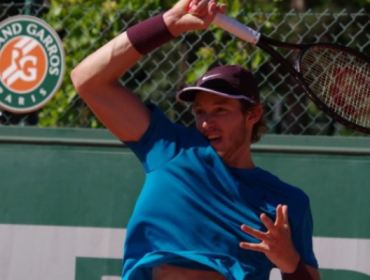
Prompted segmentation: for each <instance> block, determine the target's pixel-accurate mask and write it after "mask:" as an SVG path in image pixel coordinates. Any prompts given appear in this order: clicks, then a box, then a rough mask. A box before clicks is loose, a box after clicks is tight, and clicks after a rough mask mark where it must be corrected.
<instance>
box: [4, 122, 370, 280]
mask: <svg viewBox="0 0 370 280" xmlns="http://www.w3.org/2000/svg"><path fill="white" fill-rule="evenodd" d="M253 156H254V159H255V161H256V163H257V164H258V165H259V166H261V167H263V168H265V169H267V170H269V171H271V172H273V173H275V174H277V175H278V176H279V177H281V178H282V179H284V180H285V181H287V182H289V183H291V184H294V185H296V186H299V187H300V188H302V189H303V190H305V191H306V193H307V194H308V195H309V196H310V199H311V206H312V212H313V216H314V222H315V232H314V234H315V236H318V237H335V238H356V239H369V240H370V222H369V220H370V219H369V217H370V203H369V202H370V183H369V179H370V138H335V137H330V138H329V137H304V136H266V137H265V138H264V139H263V141H262V142H261V143H259V144H255V145H254V146H253ZM0 170H1V181H0V224H10V225H43V226H67V227H94V228H95V227H96V228H117V229H122V228H125V226H126V224H127V221H128V219H129V216H130V212H131V210H132V207H133V205H134V203H135V198H136V197H137V195H138V193H139V192H140V189H141V185H142V183H143V176H144V173H143V170H142V167H141V165H140V164H139V162H138V161H137V159H136V158H135V157H134V155H133V154H132V153H131V151H130V150H129V149H127V148H125V147H124V146H123V145H122V144H121V143H120V142H119V141H117V140H116V139H115V138H114V137H113V136H112V135H111V134H110V133H109V132H107V131H106V130H73V129H40V128H19V127H0ZM0 242H1V240H0ZM116 262H117V260H116V261H115V265H110V266H108V267H116V266H117V263H116ZM102 263H104V261H103V262H100V264H102ZM107 263H109V262H107ZM107 265H108V264H107ZM369 266H370V259H369ZM0 269H1V267H0ZM81 271H83V270H81V269H79V270H78V273H79V274H78V275H79V276H78V277H77V276H76V277H77V278H78V279H83V276H81ZM339 272H340V271H339ZM76 273H77V272H76ZM322 273H323V275H324V276H325V279H342V278H340V277H341V276H340V275H346V277H348V273H349V274H351V272H348V271H347V272H345V273H344V272H343V273H342V274H340V273H339V274H338V270H324V269H323V270H322ZM0 275H1V273H0ZM342 277H344V276H342ZM343 279H344V278H343ZM346 279H350V278H346ZM351 279H359V280H360V279H370V276H365V275H364V274H358V276H356V275H355V274H353V275H352V276H351ZM41 280H42V279H41Z"/></svg>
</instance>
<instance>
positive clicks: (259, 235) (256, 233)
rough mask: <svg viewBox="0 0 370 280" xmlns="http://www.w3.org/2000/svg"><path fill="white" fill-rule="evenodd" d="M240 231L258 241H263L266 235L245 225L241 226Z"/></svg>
mask: <svg viewBox="0 0 370 280" xmlns="http://www.w3.org/2000/svg"><path fill="white" fill-rule="evenodd" d="M241 229H242V231H244V232H245V233H247V234H249V235H250V236H253V237H254V238H257V239H259V240H263V239H264V238H265V237H266V233H264V232H262V231H259V230H256V229H254V228H251V227H249V226H247V225H242V226H241Z"/></svg>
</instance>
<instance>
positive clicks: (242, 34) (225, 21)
mask: <svg viewBox="0 0 370 280" xmlns="http://www.w3.org/2000/svg"><path fill="white" fill-rule="evenodd" d="M213 23H214V24H215V25H217V26H218V27H220V28H222V29H223V30H225V31H227V32H229V33H231V34H233V35H235V36H236V37H238V38H240V39H242V40H244V41H247V42H248V43H251V44H253V45H256V44H257V43H258V41H259V39H260V37H261V33H259V32H257V31H255V30H253V29H252V28H250V27H248V26H245V25H244V24H242V23H240V22H239V21H237V20H235V19H232V18H230V17H228V16H226V15H224V14H217V15H216V17H215V19H214V20H213Z"/></svg>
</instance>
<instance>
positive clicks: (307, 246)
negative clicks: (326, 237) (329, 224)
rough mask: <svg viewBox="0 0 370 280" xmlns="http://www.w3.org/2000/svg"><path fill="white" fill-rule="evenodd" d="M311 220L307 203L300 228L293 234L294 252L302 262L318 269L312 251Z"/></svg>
mask: <svg viewBox="0 0 370 280" xmlns="http://www.w3.org/2000/svg"><path fill="white" fill-rule="evenodd" d="M312 235H313V220H312V214H311V209H310V206H309V203H308V205H307V209H306V211H305V212H304V214H303V217H302V222H301V224H300V226H299V227H298V228H297V229H296V230H295V232H294V233H293V242H294V245H295V248H296V250H297V251H298V253H299V254H300V256H301V259H302V261H303V262H304V263H305V264H308V265H310V266H313V267H316V268H317V267H318V263H317V260H316V257H315V253H314V251H313V242H312V241H313V240H312Z"/></svg>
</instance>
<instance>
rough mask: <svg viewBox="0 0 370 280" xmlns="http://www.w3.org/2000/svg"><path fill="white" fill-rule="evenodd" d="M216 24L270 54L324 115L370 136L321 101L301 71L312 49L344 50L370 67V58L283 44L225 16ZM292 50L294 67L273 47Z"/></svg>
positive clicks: (308, 46)
mask: <svg viewBox="0 0 370 280" xmlns="http://www.w3.org/2000/svg"><path fill="white" fill-rule="evenodd" d="M213 23H214V24H216V25H217V26H219V27H220V28H222V29H224V30H225V31H228V32H229V33H231V34H233V35H235V36H237V37H238V38H240V39H242V40H244V41H247V42H249V43H251V44H253V45H256V46H257V47H259V48H260V49H261V50H263V51H265V52H266V53H268V54H269V55H270V56H271V57H272V58H273V59H275V60H276V61H277V62H279V63H280V64H281V65H282V66H283V67H284V68H285V69H286V70H287V71H288V72H289V74H290V75H291V76H292V77H293V78H294V80H295V81H296V82H297V84H298V85H299V86H300V88H301V90H302V91H304V92H305V93H306V94H307V95H308V97H309V98H310V99H311V100H312V102H313V103H314V104H315V105H317V106H318V107H319V108H320V109H321V110H322V111H323V112H324V113H326V114H327V115H329V116H330V117H331V118H333V119H334V120H336V121H337V122H338V123H341V124H342V125H344V126H346V127H349V128H351V129H354V130H356V131H360V132H363V133H366V134H370V127H369V128H367V127H364V126H361V125H357V124H355V123H353V122H351V121H349V120H347V119H345V118H344V117H342V116H341V115H339V114H337V113H336V112H334V111H333V110H332V109H330V108H329V106H328V105H326V104H325V103H324V102H322V101H321V99H320V98H319V97H318V96H317V95H316V94H315V93H314V92H313V91H312V90H311V88H310V86H309V85H308V84H307V83H306V81H305V80H304V78H303V76H302V74H301V69H300V61H301V58H302V57H303V55H304V54H305V52H307V51H308V50H309V49H310V48H312V47H317V46H318V47H320V46H322V47H326V48H327V47H329V48H336V49H340V50H343V51H344V52H347V53H350V54H351V55H354V56H356V57H358V58H359V59H362V60H364V61H366V62H368V63H369V65H370V58H369V57H368V56H366V55H365V54H363V53H360V52H358V51H356V50H354V49H351V48H348V47H345V46H341V45H337V44H333V43H315V44H292V43H285V42H281V41H278V40H275V39H272V38H269V37H266V36H264V35H262V34H261V33H259V32H257V31H255V30H254V29H252V28H250V27H248V26H246V25H244V24H242V23H240V22H239V21H237V20H235V19H232V18H230V17H228V16H226V15H224V14H218V15H217V16H216V17H215V20H214V21H213ZM271 46H274V47H278V48H284V49H290V50H299V53H298V55H297V57H296V60H295V63H294V66H293V65H292V64H291V63H289V62H288V61H287V60H286V58H284V57H283V56H282V55H281V54H280V53H279V52H277V51H276V50H275V49H274V48H273V47H271Z"/></svg>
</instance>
